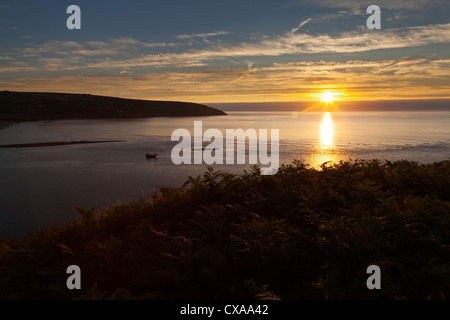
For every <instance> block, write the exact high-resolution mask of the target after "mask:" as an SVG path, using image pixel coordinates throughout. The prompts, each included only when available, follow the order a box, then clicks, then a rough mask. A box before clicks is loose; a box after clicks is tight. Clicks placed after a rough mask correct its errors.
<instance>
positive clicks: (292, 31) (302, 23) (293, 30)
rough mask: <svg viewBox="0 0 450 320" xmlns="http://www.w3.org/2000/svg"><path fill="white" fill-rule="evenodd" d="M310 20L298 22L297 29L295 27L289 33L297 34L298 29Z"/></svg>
mask: <svg viewBox="0 0 450 320" xmlns="http://www.w3.org/2000/svg"><path fill="white" fill-rule="evenodd" d="M311 20H312V19H311V18H310V19H306V20H304V21H302V22H300V24H299V25H298V26H297V27H295V28H293V29H292V30H291V33H295V32H297V31H298V29H300V28H301V27H303V26H304V25H305V24H307V23H308V22H310V21H311Z"/></svg>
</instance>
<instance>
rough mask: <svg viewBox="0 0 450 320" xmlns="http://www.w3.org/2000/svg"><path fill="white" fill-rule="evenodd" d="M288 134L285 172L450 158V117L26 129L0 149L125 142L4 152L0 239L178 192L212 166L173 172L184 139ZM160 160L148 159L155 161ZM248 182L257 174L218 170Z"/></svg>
mask: <svg viewBox="0 0 450 320" xmlns="http://www.w3.org/2000/svg"><path fill="white" fill-rule="evenodd" d="M194 120H202V121H203V128H204V130H206V129H208V128H217V129H220V130H221V131H222V132H223V133H224V134H225V131H226V129H237V128H242V129H244V130H246V129H249V128H254V129H260V128H261V129H279V130H280V162H281V163H290V162H292V160H294V159H302V160H304V161H305V162H306V163H309V164H310V165H311V166H313V167H317V166H319V165H320V164H321V163H323V162H326V161H339V160H346V159H373V158H378V159H387V160H399V159H408V160H413V161H418V162H422V163H432V162H436V161H442V160H448V159H449V158H450V125H449V124H450V112H429V113H427V112H411V113H409V112H408V113H407V112H398V113H397V112H373V113H368V112H365V113H350V112H342V113H314V112H311V113H310V112H308V113H305V112H302V113H291V112H261V113H255V112H251V113H248V112H230V113H229V115H228V116H218V117H205V118H153V119H138V120H68V121H40V122H32V123H21V124H17V125H14V126H10V127H7V128H6V129H4V130H0V144H20V143H37V142H54V141H74V140H124V141H123V142H111V143H104V144H78V145H66V146H53V147H40V148H20V149H0V163H1V167H0V177H1V179H0V237H22V236H24V235H25V234H27V233H29V232H30V231H32V230H35V229H37V228H38V227H48V226H50V225H52V224H62V223H64V222H66V221H69V220H73V219H74V218H76V217H77V216H78V213H77V211H76V210H74V209H73V207H74V206H80V207H84V208H92V207H102V206H105V205H108V204H117V203H125V202H127V201H128V200H129V199H135V198H138V197H140V196H141V195H142V194H151V193H152V192H154V191H155V190H156V189H157V186H160V185H164V186H177V185H181V184H182V183H183V182H185V181H186V180H187V178H188V176H190V175H191V176H196V175H198V174H202V173H203V172H204V171H205V169H206V165H180V166H176V165H174V164H173V163H172V161H171V158H170V154H171V150H172V148H173V146H174V145H175V144H176V142H171V141H170V136H171V134H172V132H173V130H174V129H177V128H185V129H188V130H189V131H191V133H193V122H194ZM147 152H154V153H158V154H159V158H158V159H150V160H146V159H145V156H144V155H145V153H147ZM215 167H216V168H217V169H224V170H228V171H231V172H235V173H241V172H243V170H244V169H247V168H248V165H216V166H215Z"/></svg>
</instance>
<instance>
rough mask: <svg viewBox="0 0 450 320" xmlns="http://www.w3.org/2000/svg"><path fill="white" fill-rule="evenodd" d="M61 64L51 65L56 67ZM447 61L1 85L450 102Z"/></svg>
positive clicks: (209, 97)
mask: <svg viewBox="0 0 450 320" xmlns="http://www.w3.org/2000/svg"><path fill="white" fill-rule="evenodd" d="M60 62H61V61H58V60H55V61H49V63H53V64H55V65H57V64H58V63H60ZM449 64H450V60H449V59H438V60H432V59H431V58H404V59H396V60H382V61H357V60H355V61H348V62H325V61H319V62H314V61H309V62H293V63H275V64H273V65H272V66H270V67H263V68H257V67H252V68H251V69H248V68H247V67H245V68H234V69H220V70H214V69H205V70H202V69H199V70H197V71H193V70H190V71H184V72H183V71H167V72H161V73H147V74H134V73H128V72H125V73H120V74H119V73H118V74H115V75H85V74H78V75H73V76H54V77H30V78H27V79H22V78H21V79H19V80H17V81H8V82H5V81H0V86H1V87H8V88H10V89H11V90H37V91H40V90H46V88H49V87H50V88H58V91H63V92H73V91H74V90H77V92H89V93H92V94H107V95H113V96H121V97H130V98H131V97H135V98H147V99H165V100H171V99H176V100H190V101H197V102H205V103H206V102H217V101H220V102H224V101H228V102H233V101H297V100H315V99H317V97H314V96H313V94H314V93H315V92H317V91H320V90H326V89H330V86H331V89H333V90H335V91H336V92H339V99H340V100H358V99H367V100H371V99H380V98H383V99H386V98H387V99H395V98H408V99H412V98H450V94H449V92H450V73H449V71H448V70H449V69H448V67H449Z"/></svg>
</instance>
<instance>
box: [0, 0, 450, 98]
mask: <svg viewBox="0 0 450 320" xmlns="http://www.w3.org/2000/svg"><path fill="white" fill-rule="evenodd" d="M70 5H78V6H79V7H80V9H81V29H79V30H76V29H75V30H69V29H68V28H67V26H66V21H67V19H68V18H69V17H70V14H67V13H66V10H67V7H69V6H70ZM369 5H377V6H379V7H380V9H381V29H373V30H371V29H369V28H368V27H367V25H366V21H367V19H368V18H369V17H370V16H371V14H370V13H367V12H366V11H367V7H368V6H369ZM0 38H1V42H0V90H10V91H40V92H67V93H90V94H97V95H106V96H115V97H123V98H137V99H150V100H178V101H191V102H197V103H225V102H278V101H279V102H281V101H314V100H318V99H320V96H321V94H322V93H323V92H326V91H329V92H333V93H334V94H335V99H336V100H343V101H358V100H399V99H400V100H402V99H450V1H449V0H416V1H411V0H399V1H395V0H370V1H365V0H361V1H349V0H286V1H275V0H258V1H256V0H239V1H235V0H227V1H216V0H208V1H206V0H189V1H186V0H164V1H144V0H142V1H138V0H127V1H102V0H96V1H91V0H90V1H87V0H71V1H64V0H59V1H56V0H54V1H49V0H41V1H25V0H11V1H7V0H0Z"/></svg>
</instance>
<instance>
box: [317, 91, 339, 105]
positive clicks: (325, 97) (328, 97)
mask: <svg viewBox="0 0 450 320" xmlns="http://www.w3.org/2000/svg"><path fill="white" fill-rule="evenodd" d="M319 96H320V98H321V99H322V101H323V102H325V103H331V102H333V101H334V99H335V97H336V96H337V93H336V92H332V91H325V92H322V93H321V94H320V95H319Z"/></svg>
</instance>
